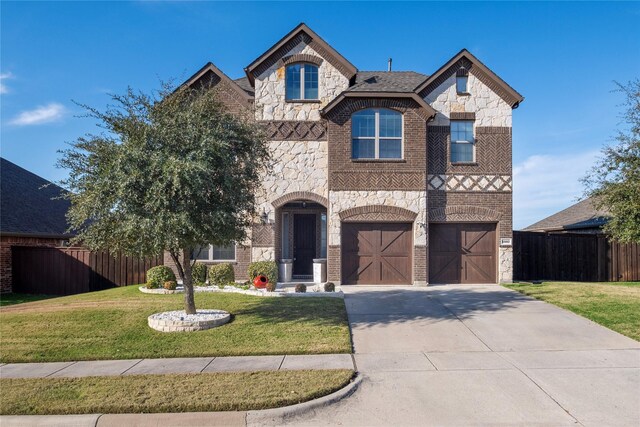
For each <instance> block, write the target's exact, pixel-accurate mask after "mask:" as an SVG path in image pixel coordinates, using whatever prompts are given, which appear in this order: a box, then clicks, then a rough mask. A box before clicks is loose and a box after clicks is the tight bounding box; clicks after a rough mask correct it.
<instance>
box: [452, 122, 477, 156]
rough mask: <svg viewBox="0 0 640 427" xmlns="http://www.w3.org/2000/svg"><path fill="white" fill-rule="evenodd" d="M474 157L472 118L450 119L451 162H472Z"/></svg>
mask: <svg viewBox="0 0 640 427" xmlns="http://www.w3.org/2000/svg"><path fill="white" fill-rule="evenodd" d="M475 157H476V149H475V140H474V138H473V121H472V120H451V163H473V162H474V161H475Z"/></svg>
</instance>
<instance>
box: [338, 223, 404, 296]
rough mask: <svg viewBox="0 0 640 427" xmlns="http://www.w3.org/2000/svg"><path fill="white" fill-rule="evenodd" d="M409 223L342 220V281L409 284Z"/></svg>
mask: <svg viewBox="0 0 640 427" xmlns="http://www.w3.org/2000/svg"><path fill="white" fill-rule="evenodd" d="M411 241H412V240H411V224H404V223H384V224H378V223H345V224H342V283H345V284H366V285H381V284H384V285H396V284H397V285H399V284H411Z"/></svg>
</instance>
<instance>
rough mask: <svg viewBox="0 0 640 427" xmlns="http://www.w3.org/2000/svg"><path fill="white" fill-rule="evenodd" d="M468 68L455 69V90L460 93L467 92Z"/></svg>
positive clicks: (464, 93) (465, 93)
mask: <svg viewBox="0 0 640 427" xmlns="http://www.w3.org/2000/svg"><path fill="white" fill-rule="evenodd" d="M468 85H469V70H467V69H466V68H460V69H459V70H458V71H456V92H458V94H460V95H468V94H469V87H468Z"/></svg>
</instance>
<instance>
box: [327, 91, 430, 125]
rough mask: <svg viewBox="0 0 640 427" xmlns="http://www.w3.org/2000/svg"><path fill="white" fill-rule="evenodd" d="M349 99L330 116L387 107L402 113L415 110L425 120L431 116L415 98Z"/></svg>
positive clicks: (329, 114) (330, 113)
mask: <svg viewBox="0 0 640 427" xmlns="http://www.w3.org/2000/svg"><path fill="white" fill-rule="evenodd" d="M372 96H375V95H372ZM349 101H350V102H343V103H342V104H343V105H342V106H341V107H340V108H336V109H335V110H333V111H331V112H329V113H328V116H330V117H332V116H334V115H335V114H340V115H343V116H349V117H350V116H351V115H352V114H353V113H355V112H356V111H360V110H364V109H367V108H387V109H389V110H394V111H397V112H399V113H401V114H406V113H408V112H413V113H415V114H417V115H418V116H419V117H421V118H422V119H424V120H425V121H427V120H429V119H430V118H431V116H430V115H429V113H428V112H427V111H425V110H424V109H423V108H416V107H420V105H418V104H417V103H416V102H415V101H414V100H412V99H408V98H349ZM334 111H335V112H334Z"/></svg>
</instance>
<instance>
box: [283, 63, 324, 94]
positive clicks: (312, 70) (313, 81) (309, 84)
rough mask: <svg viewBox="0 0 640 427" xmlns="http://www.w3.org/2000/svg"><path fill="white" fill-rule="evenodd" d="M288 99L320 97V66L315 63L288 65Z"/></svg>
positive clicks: (286, 78)
mask: <svg viewBox="0 0 640 427" xmlns="http://www.w3.org/2000/svg"><path fill="white" fill-rule="evenodd" d="M285 80H286V99H287V100H289V101H295V100H303V99H304V100H307V99H310V100H317V99H318V67H317V66H316V65H313V64H306V63H303V64H292V65H289V66H287V73H286V77H285Z"/></svg>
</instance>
